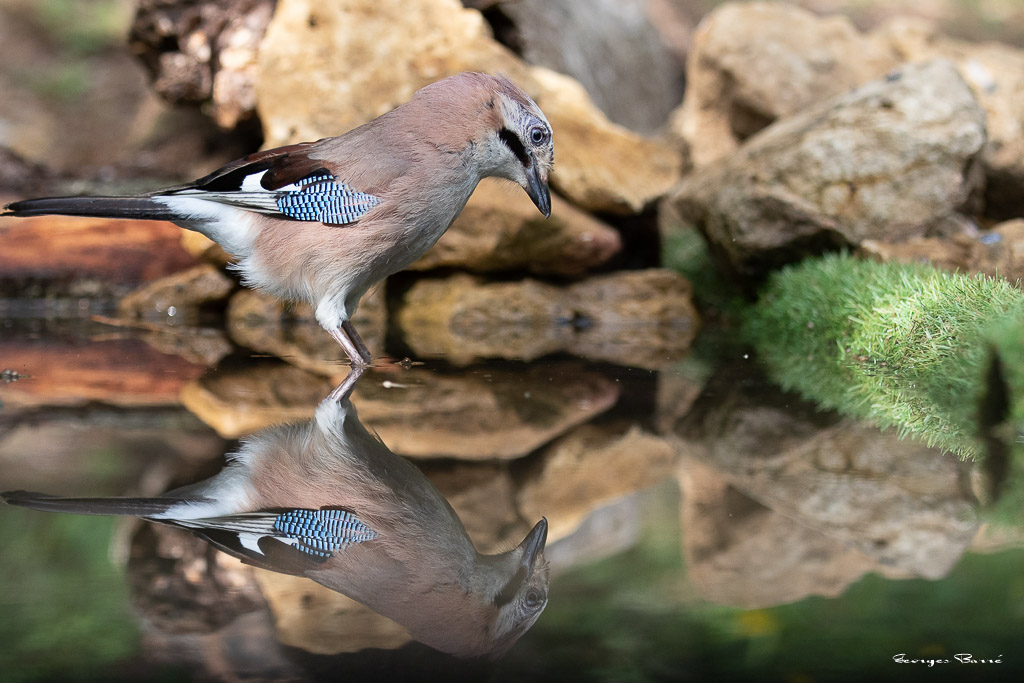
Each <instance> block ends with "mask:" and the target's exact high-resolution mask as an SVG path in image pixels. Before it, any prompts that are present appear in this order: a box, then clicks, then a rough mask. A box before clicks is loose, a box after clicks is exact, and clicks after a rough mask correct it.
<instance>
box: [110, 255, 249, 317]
mask: <svg viewBox="0 0 1024 683" xmlns="http://www.w3.org/2000/svg"><path fill="white" fill-rule="evenodd" d="M234 288H235V283H234V281H233V280H231V279H230V278H228V277H227V276H225V275H224V274H223V273H221V272H220V269H218V268H215V267H214V266H212V265H210V264H209V263H203V264H201V265H198V266H195V267H194V268H189V269H188V270H184V271H182V272H180V273H175V274H173V275H167V276H166V277H163V278H160V279H159V280H155V281H153V282H150V283H149V284H147V285H146V286H144V287H142V288H141V289H137V290H135V291H134V292H132V293H131V294H129V295H128V296H126V297H124V298H123V299H121V301H120V303H119V304H118V307H117V310H118V312H119V313H120V314H121V315H122V316H125V317H136V318H160V319H166V318H167V317H175V316H176V315H178V314H179V313H180V314H183V315H184V314H186V313H188V312H189V311H190V310H191V311H192V312H195V310H196V309H197V308H198V307H199V306H201V305H203V304H208V303H211V302H214V301H220V300H222V299H226V298H227V296H228V294H230V293H231V290H233V289H234Z"/></svg>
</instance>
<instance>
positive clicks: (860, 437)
mask: <svg viewBox="0 0 1024 683" xmlns="http://www.w3.org/2000/svg"><path fill="white" fill-rule="evenodd" d="M713 386H714V392H713V395H714V396H715V398H714V400H713V401H711V402H709V403H704V404H703V405H702V408H701V410H700V411H699V413H700V414H699V415H693V416H691V418H690V420H689V424H687V425H686V426H685V428H684V430H683V431H684V432H685V443H686V446H687V448H688V449H690V451H689V453H688V454H686V455H684V457H683V458H682V459H681V461H680V465H679V473H678V476H679V481H680V486H681V488H682V490H683V510H682V519H683V527H684V537H683V542H684V549H685V552H686V556H687V564H688V567H689V571H690V573H691V576H693V578H694V580H695V582H696V583H697V584H698V585H699V586H700V587H701V589H702V590H703V591H704V593H705V595H706V596H707V597H709V598H711V599H714V600H716V601H720V602H723V603H726V604H740V605H744V606H747V607H754V606H766V605H772V604H779V603H784V602H790V601H793V600H796V599H799V598H801V597H804V596H806V595H809V594H819V595H837V594H839V593H840V592H842V590H843V589H844V588H845V586H846V585H848V584H849V583H850V582H852V581H854V580H856V579H857V578H859V577H860V576H861V575H863V574H864V573H866V572H869V571H871V572H878V573H881V574H883V575H886V576H889V577H893V578H906V577H913V576H919V577H924V578H931V579H935V578H940V577H942V576H945V575H946V574H947V573H948V572H949V571H950V570H951V569H952V568H953V567H954V566H955V564H956V563H957V561H958V560H959V558H960V556H961V555H962V554H963V552H964V551H965V550H966V549H967V547H968V546H969V544H970V543H971V540H972V538H973V537H974V535H975V533H976V532H977V530H978V524H979V521H978V519H977V514H976V512H975V500H974V497H973V495H972V494H971V492H970V490H969V486H968V484H967V479H966V477H965V476H964V474H965V468H964V465H963V464H962V463H960V462H959V461H957V460H956V459H955V458H953V457H952V456H949V455H943V454H942V453H941V452H939V451H937V450H935V449H929V448H927V447H925V446H923V445H921V444H919V443H916V442H912V441H901V440H899V439H898V437H897V436H896V434H894V433H891V432H889V433H882V432H879V431H878V430H876V429H873V428H869V427H863V426H860V425H857V424H855V423H852V422H850V421H847V420H840V419H838V418H836V417H835V416H834V415H831V414H827V413H826V414H822V413H818V412H816V411H815V409H814V407H813V406H810V405H808V404H805V403H804V402H802V401H801V400H800V399H798V398H796V397H795V396H791V395H786V394H783V393H781V392H780V391H779V390H777V389H773V388H771V387H766V386H764V385H759V384H758V383H757V382H754V381H749V380H748V381H747V382H746V383H745V384H744V385H740V384H738V383H737V382H736V378H735V377H732V378H727V377H719V378H718V380H717V381H716V382H715V383H714V385H713ZM730 387H733V388H731V389H730Z"/></svg>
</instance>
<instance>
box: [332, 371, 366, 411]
mask: <svg viewBox="0 0 1024 683" xmlns="http://www.w3.org/2000/svg"><path fill="white" fill-rule="evenodd" d="M365 371H366V366H365V365H353V366H352V369H351V370H349V373H348V375H346V376H345V379H343V380H342V381H341V384H339V385H338V386H336V387H334V391H332V392H331V393H330V394H328V395H327V398H326V399H324V400H325V401H339V402H340V401H344V400H345V399H347V398H348V397H349V396H350V395H351V394H352V390H353V389H355V388H356V382H358V381H359V378H360V377H362V376H363V373H364V372H365Z"/></svg>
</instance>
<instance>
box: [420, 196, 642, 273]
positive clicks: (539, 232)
mask: <svg viewBox="0 0 1024 683" xmlns="http://www.w3.org/2000/svg"><path fill="white" fill-rule="evenodd" d="M551 207H552V208H551V217H550V218H548V219H545V218H544V216H543V215H541V213H540V212H538V211H537V207H535V206H534V205H533V203H532V202H531V201H530V199H529V198H528V197H527V196H526V194H525V193H523V192H522V190H520V189H519V186H517V185H514V184H512V183H509V182H507V181H500V180H496V179H484V180H483V181H482V182H481V183H480V185H479V186H478V187H477V189H476V192H474V193H473V196H472V197H470V199H469V203H468V204H466V208H465V209H463V210H462V213H461V214H460V215H459V217H458V218H457V219H455V222H454V223H453V224H452V227H451V228H449V229H448V232H446V233H445V234H444V235H443V236H442V237H441V239H440V240H439V241H438V243H437V244H436V245H435V246H434V247H433V248H432V249H431V250H430V251H428V252H427V253H426V255H424V256H423V258H421V259H420V260H418V261H416V262H415V263H414V264H412V265H411V266H410V270H428V269H430V268H443V267H454V268H467V269H470V270H474V271H477V272H491V271H501V270H526V271H529V272H532V273H537V274H542V275H543V274H552V275H581V274H583V273H584V272H586V271H587V270H589V269H590V268H592V267H594V266H597V265H600V264H602V263H604V262H605V261H607V260H608V259H609V258H611V257H612V256H614V255H615V254H617V253H618V252H619V251H620V250H621V249H622V239H621V238H620V237H619V233H618V232H617V231H616V230H615V229H614V228H611V227H609V226H607V225H605V224H604V223H602V222H601V221H599V220H597V219H595V218H593V217H591V216H590V215H589V214H587V213H585V212H583V211H580V210H579V209H577V208H576V207H574V206H573V205H572V204H570V203H569V202H567V201H565V200H564V199H562V198H561V197H559V196H558V195H553V196H552V197H551Z"/></svg>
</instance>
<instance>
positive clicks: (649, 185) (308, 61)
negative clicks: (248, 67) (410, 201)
mask: <svg viewBox="0 0 1024 683" xmlns="http://www.w3.org/2000/svg"><path fill="white" fill-rule="evenodd" d="M374 55H386V56H387V57H386V58H385V59H377V58H374ZM259 59H260V77H259V81H258V84H257V100H258V107H259V114H260V118H261V120H262V121H263V125H264V132H265V137H266V142H267V145H268V146H272V145H280V144H286V143H290V142H297V141H301V140H315V139H317V138H321V137H325V136H330V135H338V134H339V133H342V132H344V131H346V130H348V129H350V128H353V127H355V126H357V125H359V124H362V123H365V122H366V121H369V120H370V119H372V118H374V117H377V116H380V115H381V114H383V113H385V112H387V111H389V110H391V109H393V108H394V107H396V106H398V105H399V104H401V103H403V102H405V101H406V100H408V99H409V97H410V96H411V95H412V93H413V92H414V91H416V90H417V89H419V88H421V87H423V86H424V85H427V84H428V83H431V82H433V81H436V80H438V79H441V78H444V77H445V76H449V75H452V74H455V73H458V72H460V71H467V70H473V71H485V72H488V73H505V74H506V75H508V76H509V77H510V78H511V79H512V80H514V81H515V82H516V83H518V84H519V85H520V86H521V87H523V89H524V90H526V91H527V92H528V93H529V94H530V95H531V96H533V97H534V99H536V100H537V103H538V104H539V105H540V107H541V108H542V109H543V110H544V112H545V114H546V115H547V117H548V118H549V120H550V121H551V124H552V126H553V128H554V134H555V148H556V150H557V159H558V162H557V163H556V164H555V169H554V172H553V174H552V184H553V185H554V186H555V187H556V188H557V189H558V190H559V191H560V192H561V193H562V194H564V195H565V196H566V197H568V198H569V199H570V200H571V201H572V202H573V203H575V204H577V205H579V206H581V207H583V208H585V209H590V210H603V211H614V212H618V213H631V212H638V211H640V210H641V209H642V208H643V207H644V206H645V205H647V204H649V203H650V202H652V201H654V200H655V199H657V198H658V197H659V196H661V195H662V194H663V193H664V192H665V191H666V190H667V189H668V188H670V187H671V186H672V184H673V183H674V182H675V180H676V179H677V178H678V175H679V171H680V167H681V165H682V162H681V157H680V154H679V153H678V152H677V151H676V150H675V149H673V148H672V147H671V146H668V145H665V144H663V143H659V142H657V141H654V140H651V139H647V138H644V137H642V136H640V135H637V134H635V133H632V132H630V131H629V130H627V129H625V128H623V127H621V126H617V125H615V124H613V123H611V122H610V121H609V120H608V118H607V117H606V116H605V115H604V114H603V113H601V111H600V110H599V109H598V108H597V107H596V106H595V105H594V104H593V102H592V101H591V100H590V98H589V97H588V96H587V94H586V92H585V91H584V90H583V88H582V87H580V86H579V84H578V83H576V82H575V81H574V80H572V79H571V78H568V77H566V76H561V75H559V74H556V73H554V72H552V71H549V70H547V69H543V68H541V67H533V68H530V67H527V66H526V65H525V64H524V63H523V62H522V61H521V60H519V59H518V58H517V57H516V56H515V55H514V54H512V52H510V51H509V50H508V49H507V48H505V47H504V46H502V45H500V44H499V43H498V42H496V41H495V40H494V39H493V37H492V36H491V34H490V30H489V28H488V27H487V24H486V22H485V21H484V20H483V17H482V16H481V15H480V13H479V12H478V11H477V10H474V9H467V8H464V7H462V5H461V4H460V3H459V2H458V1H457V0H411V1H410V0H353V1H352V2H347V3H343V4H342V3H319V2H314V0H281V1H280V2H279V3H278V7H277V11H276V12H275V14H274V18H273V20H272V21H271V23H270V26H269V27H268V29H267V33H266V38H265V40H264V42H263V44H262V45H261V46H260V57H259ZM296 74H302V77H301V78H296Z"/></svg>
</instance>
